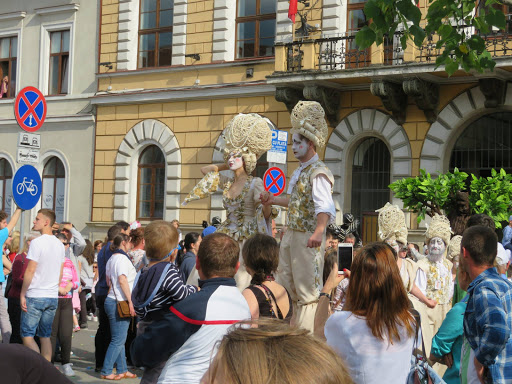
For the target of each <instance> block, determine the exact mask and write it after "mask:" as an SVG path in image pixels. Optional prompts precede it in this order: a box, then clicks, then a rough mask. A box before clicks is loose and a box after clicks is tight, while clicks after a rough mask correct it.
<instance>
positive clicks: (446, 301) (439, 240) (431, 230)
mask: <svg viewBox="0 0 512 384" xmlns="http://www.w3.org/2000/svg"><path fill="white" fill-rule="evenodd" d="M451 234H452V232H451V229H450V221H449V220H448V218H447V217H446V216H441V215H437V214H436V215H434V217H433V218H432V221H431V223H430V225H429V227H428V229H427V232H426V233H425V242H426V243H427V246H428V255H427V257H426V258H425V259H422V260H420V261H418V263H417V264H418V271H417V274H416V285H417V286H418V288H419V289H420V290H421V291H422V292H423V293H424V294H425V295H426V296H427V298H429V299H433V300H435V301H437V306H436V307H435V308H428V309H427V315H428V322H429V326H430V329H428V330H427V329H425V330H423V332H425V333H426V332H430V333H431V335H432V337H433V336H434V335H435V334H436V333H437V331H438V330H439V327H440V326H441V324H442V322H443V320H444V318H445V317H446V314H447V313H448V311H449V310H450V309H451V307H452V296H453V275H452V266H453V264H452V263H451V262H450V261H448V260H447V259H446V254H447V248H448V245H449V244H450V237H451ZM423 324H424V321H422V326H423ZM430 345H431V342H430V344H429V349H430ZM429 353H430V352H427V354H429Z"/></svg>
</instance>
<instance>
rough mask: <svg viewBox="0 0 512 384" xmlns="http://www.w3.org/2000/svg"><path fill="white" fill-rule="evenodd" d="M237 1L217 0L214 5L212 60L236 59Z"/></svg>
mask: <svg viewBox="0 0 512 384" xmlns="http://www.w3.org/2000/svg"><path fill="white" fill-rule="evenodd" d="M236 1H237V0H215V1H214V5H213V58H212V61H233V60H234V59H235V34H236V27H233V26H234V25H235V19H236Z"/></svg>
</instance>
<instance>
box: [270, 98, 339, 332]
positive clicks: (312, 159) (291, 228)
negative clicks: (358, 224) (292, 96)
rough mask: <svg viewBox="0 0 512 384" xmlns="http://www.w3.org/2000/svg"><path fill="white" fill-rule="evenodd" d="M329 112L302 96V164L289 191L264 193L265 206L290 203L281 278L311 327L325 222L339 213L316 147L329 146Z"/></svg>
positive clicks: (297, 140)
mask: <svg viewBox="0 0 512 384" xmlns="http://www.w3.org/2000/svg"><path fill="white" fill-rule="evenodd" d="M324 116H325V112H324V110H323V109H322V107H321V105H320V104H319V103H317V102H315V101H299V102H298V103H297V105H296V106H295V107H294V108H293V111H292V115H291V123H292V130H291V133H292V134H293V136H292V150H293V154H294V155H295V157H296V158H297V159H298V160H299V161H300V165H299V167H298V168H297V169H296V170H295V172H294V173H293V175H292V177H291V179H290V181H289V184H288V195H289V197H275V196H274V195H273V194H272V193H269V192H264V193H262V195H261V201H262V203H263V204H264V205H266V206H270V205H271V204H275V205H280V206H283V207H288V214H287V226H288V230H287V231H286V233H285V234H284V236H283V239H282V241H281V249H280V253H279V273H278V275H277V280H278V281H279V283H280V284H281V285H283V286H284V287H285V288H286V289H287V290H288V292H289V293H290V295H291V297H292V300H293V303H294V307H295V308H294V312H295V318H294V320H292V321H294V323H295V324H298V325H300V326H302V327H303V328H306V329H309V330H311V331H313V325H314V317H315V311H316V307H317V304H318V298H319V295H320V290H321V289H322V272H323V265H324V250H325V228H326V227H327V225H328V224H329V223H330V222H333V221H334V220H335V217H336V210H335V207H334V202H333V200H332V186H333V185H334V177H333V175H332V173H331V171H329V169H328V168H327V167H326V166H325V164H324V163H323V162H322V161H320V160H319V158H318V155H317V153H316V150H317V148H321V147H324V146H325V141H326V138H327V134H328V129H327V123H326V122H325V118H324Z"/></svg>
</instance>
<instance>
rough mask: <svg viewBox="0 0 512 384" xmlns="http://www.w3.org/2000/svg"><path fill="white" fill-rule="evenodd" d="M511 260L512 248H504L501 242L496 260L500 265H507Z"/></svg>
mask: <svg viewBox="0 0 512 384" xmlns="http://www.w3.org/2000/svg"><path fill="white" fill-rule="evenodd" d="M509 261H510V250H508V249H505V248H503V245H501V243H498V254H497V255H496V262H497V263H498V265H507V263H508V262H509Z"/></svg>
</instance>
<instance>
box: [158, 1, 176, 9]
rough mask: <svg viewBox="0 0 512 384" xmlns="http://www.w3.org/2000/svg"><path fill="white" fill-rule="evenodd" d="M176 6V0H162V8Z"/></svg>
mask: <svg viewBox="0 0 512 384" xmlns="http://www.w3.org/2000/svg"><path fill="white" fill-rule="evenodd" d="M173 7H174V0H160V10H162V9H171V8H173Z"/></svg>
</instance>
